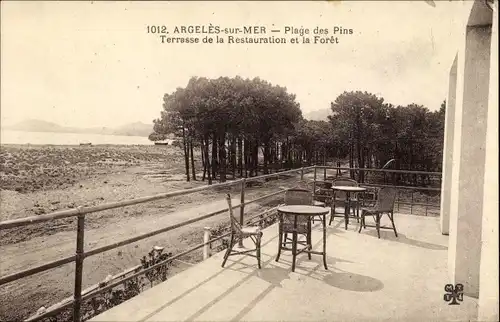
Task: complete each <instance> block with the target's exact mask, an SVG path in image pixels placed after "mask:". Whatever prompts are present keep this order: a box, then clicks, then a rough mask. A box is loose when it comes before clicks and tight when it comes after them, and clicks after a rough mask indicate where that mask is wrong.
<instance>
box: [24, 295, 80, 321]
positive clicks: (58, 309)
mask: <svg viewBox="0 0 500 322" xmlns="http://www.w3.org/2000/svg"><path fill="white" fill-rule="evenodd" d="M73 302H74V299H71V301H70V302H68V303H64V304H63V305H61V306H59V307H56V308H54V309H52V310H50V311H45V312H44V313H42V314H40V315H33V316H30V317H29V318H27V319H26V320H24V321H26V322H27V321H30V322H32V321H40V320H42V319H45V318H48V317H51V316H54V315H56V314H57V313H59V312H61V311H64V310H65V309H67V308H69V307H71V306H72V305H73Z"/></svg>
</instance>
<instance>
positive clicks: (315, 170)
mask: <svg viewBox="0 0 500 322" xmlns="http://www.w3.org/2000/svg"><path fill="white" fill-rule="evenodd" d="M316 173H317V168H316V165H314V181H313V198H314V196H315V195H316V175H317V174H316Z"/></svg>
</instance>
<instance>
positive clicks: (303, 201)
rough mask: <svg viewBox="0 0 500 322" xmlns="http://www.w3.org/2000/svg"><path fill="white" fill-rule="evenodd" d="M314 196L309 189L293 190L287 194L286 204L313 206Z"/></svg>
mask: <svg viewBox="0 0 500 322" xmlns="http://www.w3.org/2000/svg"><path fill="white" fill-rule="evenodd" d="M312 203H313V195H312V192H311V191H309V190H307V189H301V188H293V189H288V190H287V191H286V192H285V204H287V205H312Z"/></svg>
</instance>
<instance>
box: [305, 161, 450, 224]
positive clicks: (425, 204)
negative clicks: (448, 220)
mask: <svg viewBox="0 0 500 322" xmlns="http://www.w3.org/2000/svg"><path fill="white" fill-rule="evenodd" d="M328 169H330V170H336V174H335V177H338V176H342V171H346V174H347V175H349V176H351V174H352V173H356V172H365V173H369V172H373V173H379V174H380V173H381V174H384V178H383V183H369V182H360V183H359V184H360V185H361V186H365V187H373V188H382V187H393V188H397V189H398V190H406V191H409V193H410V198H409V199H410V200H409V201H406V200H405V199H403V200H402V199H401V196H400V195H401V193H398V196H397V199H396V202H395V204H396V207H397V209H396V210H397V211H399V210H400V205H409V206H410V209H409V210H410V214H413V210H414V209H413V206H421V207H424V209H425V215H426V216H427V214H428V210H429V208H434V209H439V207H440V204H439V203H430V202H429V199H430V198H429V195H428V193H440V192H441V172H431V171H408V170H389V169H373V168H348V167H333V166H316V167H315V172H317V170H323V180H326V179H327V174H326V170H328ZM387 174H391V177H392V178H391V181H392V182H393V184H387V181H388V179H387V177H386V175H387ZM397 175H412V176H419V175H420V176H433V177H437V179H438V184H437V185H438V186H439V188H438V187H421V186H414V185H398V184H396V183H397V178H396V176H397ZM315 178H316V174H315ZM315 181H316V179H315ZM415 192H422V193H424V194H425V202H423V203H420V202H415V199H414V196H415Z"/></svg>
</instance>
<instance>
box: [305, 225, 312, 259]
mask: <svg viewBox="0 0 500 322" xmlns="http://www.w3.org/2000/svg"><path fill="white" fill-rule="evenodd" d="M311 233H312V228H311V222H309V223H308V227H307V235H306V240H307V241H306V244H307V247H308V250H309V251H311V250H312V249H311V248H312V238H311ZM307 258H309V260H311V258H312V257H311V253H310V252H309V253H307Z"/></svg>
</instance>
